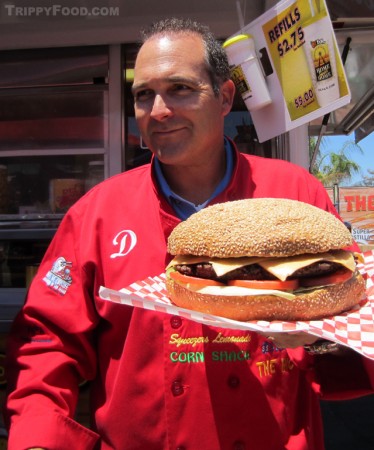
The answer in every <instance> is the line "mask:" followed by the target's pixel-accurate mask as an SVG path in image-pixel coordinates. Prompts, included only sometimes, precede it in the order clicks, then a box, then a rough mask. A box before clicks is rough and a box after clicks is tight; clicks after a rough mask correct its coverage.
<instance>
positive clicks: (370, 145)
mask: <svg viewBox="0 0 374 450" xmlns="http://www.w3.org/2000/svg"><path fill="white" fill-rule="evenodd" d="M349 141H350V142H354V134H350V135H349V136H345V135H344V136H326V137H324V138H323V142H322V143H321V146H320V149H321V153H322V154H325V153H329V152H335V153H337V152H338V151H339V150H340V149H341V148H342V147H343V145H344V144H345V143H346V142H349ZM358 145H359V146H360V147H361V149H362V151H363V153H362V154H361V153H360V152H359V151H358V150H352V151H350V152H349V153H347V155H348V156H349V158H350V159H351V160H353V161H355V162H356V163H357V164H359V165H360V166H361V169H362V170H361V172H362V173H361V175H354V176H353V177H352V179H351V180H350V182H349V183H347V185H349V186H353V185H354V184H356V183H359V182H360V181H361V180H362V178H363V176H365V175H368V172H367V170H368V169H371V170H374V132H372V133H371V134H369V136H366V138H364V139H362V140H361V141H360V142H359V143H358Z"/></svg>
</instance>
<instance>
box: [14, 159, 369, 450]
mask: <svg viewBox="0 0 374 450" xmlns="http://www.w3.org/2000/svg"><path fill="white" fill-rule="evenodd" d="M248 197H287V198H291V199H297V200H302V201H305V202H308V203H311V204H314V205H316V206H318V207H321V208H323V209H325V210H328V211H331V212H334V209H333V206H332V204H331V202H330V200H329V198H328V196H327V194H326V192H325V190H324V188H323V187H322V185H321V184H320V183H319V182H317V181H316V180H315V179H314V178H313V177H311V176H310V175H309V174H308V172H307V171H305V170H304V169H302V168H300V167H298V166H294V165H292V164H290V163H287V162H285V161H279V160H277V161H276V160H271V159H263V158H258V157H253V156H247V155H243V154H237V162H236V166H235V170H234V175H233V177H232V181H231V183H230V185H229V186H228V187H227V189H226V190H225V191H224V192H223V193H222V194H220V195H219V197H218V198H216V199H215V201H214V202H215V203H217V202H224V201H228V200H236V199H241V198H248ZM178 222H179V219H178V218H177V217H175V215H174V213H173V211H172V210H171V208H170V206H169V205H168V204H167V202H166V201H165V199H164V198H162V197H160V195H159V192H158V190H157V187H156V184H155V180H154V179H153V177H152V175H151V166H150V165H147V166H142V167H139V168H137V169H135V170H133V171H129V172H126V173H123V174H121V175H118V176H115V177H113V178H111V179H109V180H106V181H104V182H103V183H102V184H100V185H99V186H97V187H95V188H94V189H93V190H91V191H90V192H89V193H88V194H86V195H85V196H84V197H83V198H82V199H81V200H80V201H78V202H77V203H76V204H75V205H74V206H73V207H72V208H71V209H70V211H69V212H68V213H67V214H66V216H65V218H64V220H63V222H62V224H61V226H60V227H59V230H58V232H57V234H56V236H55V238H54V239H53V241H52V243H51V245H50V248H49V249H48V251H47V253H46V255H45V257H44V259H43V261H42V264H41V267H40V270H39V272H38V275H37V276H36V278H35V280H34V282H33V284H32V286H31V288H30V290H29V293H28V297H27V301H26V304H25V306H24V308H23V310H22V311H21V313H20V315H19V316H18V318H17V319H16V321H15V324H14V327H13V331H12V340H11V343H10V346H9V349H8V354H9V359H10V361H9V366H8V373H7V378H8V379H9V380H10V381H9V382H10V384H11V393H10V395H9V399H8V405H7V408H8V411H7V414H8V417H9V418H8V420H9V422H10V436H9V450H20V449H25V448H28V447H44V448H48V449H49V450H53V449H69V450H70V449H72V448H74V449H75V450H79V449H82V450H83V449H84V450H86V449H92V448H97V449H103V450H104V449H114V450H127V449H129V450H130V449H131V450H136V449H139V450H145V449H147V450H163V449H170V450H219V449H224V450H229V449H230V450H231V449H256V450H278V449H279V450H281V449H282V450H283V449H287V450H302V449H303V450H304V449H313V450H320V449H323V438H322V426H321V417H320V412H319V398H320V396H321V395H322V396H323V395H324V396H325V397H326V398H332V397H337V398H346V397H352V396H355V395H360V394H363V393H369V392H372V385H371V383H370V381H369V377H368V375H370V374H371V376H372V378H373V372H374V368H373V364H371V363H370V362H369V361H368V360H364V359H363V358H361V357H360V356H359V355H358V354H357V353H353V352H352V355H351V358H352V361H351V363H350V364H349V365H346V366H343V360H344V358H342V359H341V361H342V366H341V367H340V366H339V365H338V364H337V363H336V362H335V363H332V359H333V357H330V356H323V357H319V358H318V359H317V358H316V361H314V359H313V358H312V357H311V356H309V355H306V354H305V352H304V350H303V349H302V348H300V349H297V350H285V349H284V350H279V349H277V348H275V347H274V346H273V345H272V343H271V342H267V341H266V339H265V338H263V337H261V336H259V335H257V334H256V333H253V332H242V331H232V330H231V331H230V330H222V329H217V328H210V327H208V326H204V325H200V324H197V323H194V322H189V321H188V320H186V319H181V318H179V317H174V316H170V315H167V314H162V313H156V312H151V311H145V310H142V309H139V308H135V309H133V308H131V307H128V306H124V305H118V304H111V303H108V302H106V301H103V300H101V299H100V298H99V296H98V290H99V287H100V286H101V285H103V286H106V287H109V288H113V289H120V288H122V287H125V286H127V285H129V284H130V283H132V282H134V281H136V280H141V279H144V278H146V277H147V276H154V275H158V274H160V273H162V272H163V271H164V268H165V266H166V264H167V263H168V261H169V259H170V257H169V255H167V253H166V240H167V237H168V235H169V234H170V232H171V230H172V229H173V228H174V227H175V226H176V225H177V223H178ZM322 358H323V359H322ZM334 359H335V361H336V359H337V357H334ZM317 361H320V362H318V364H317ZM314 362H316V364H314ZM365 365H366V366H367V371H365V367H364V366H365ZM343 367H344V368H343ZM370 370H371V372H370ZM82 378H83V379H88V380H92V383H91V386H92V406H93V411H94V417H93V426H92V430H88V429H86V428H84V427H83V426H82V425H80V424H78V423H77V422H75V421H74V420H73V417H74V409H75V405H76V401H77V382H78V381H79V380H81V379H82ZM95 445H96V446H95Z"/></svg>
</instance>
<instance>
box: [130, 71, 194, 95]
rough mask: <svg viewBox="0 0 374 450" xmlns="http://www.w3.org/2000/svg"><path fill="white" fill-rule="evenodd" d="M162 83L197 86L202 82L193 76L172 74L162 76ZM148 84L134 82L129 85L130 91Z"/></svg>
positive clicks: (145, 86)
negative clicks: (165, 76)
mask: <svg viewBox="0 0 374 450" xmlns="http://www.w3.org/2000/svg"><path fill="white" fill-rule="evenodd" d="M162 81H163V82H164V83H180V84H190V85H193V86H199V85H200V84H202V82H201V81H200V79H198V78H193V77H183V76H179V75H173V76H170V77H167V78H164V79H163V80H162ZM148 86H149V85H148V83H147V82H143V83H134V84H133V85H132V87H131V92H132V93H134V92H135V91H137V90H139V89H144V88H147V87H148Z"/></svg>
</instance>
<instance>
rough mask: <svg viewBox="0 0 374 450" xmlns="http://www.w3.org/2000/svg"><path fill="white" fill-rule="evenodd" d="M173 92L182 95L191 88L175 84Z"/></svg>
mask: <svg viewBox="0 0 374 450" xmlns="http://www.w3.org/2000/svg"><path fill="white" fill-rule="evenodd" d="M173 91H174V92H181V93H184V92H189V91H191V88H190V86H187V85H185V84H176V85H175V86H173Z"/></svg>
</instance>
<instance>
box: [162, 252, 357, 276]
mask: <svg viewBox="0 0 374 450" xmlns="http://www.w3.org/2000/svg"><path fill="white" fill-rule="evenodd" d="M318 261H329V262H335V263H338V264H340V265H342V266H344V267H346V268H347V269H348V270H350V271H352V272H354V271H355V269H356V264H355V260H354V256H353V253H352V252H348V251H345V250H336V251H332V252H326V253H318V254H315V255H314V254H306V255H297V256H292V257H281V258H262V257H241V258H209V257H208V256H190V255H178V256H176V257H175V258H174V259H173V260H172V261H171V262H170V263H169V265H168V266H167V268H166V270H167V269H169V268H170V267H173V266H176V265H178V264H197V263H201V262H208V263H210V264H212V266H213V268H214V271H215V272H216V274H217V276H218V277H221V276H223V275H225V274H226V273H228V272H231V271H232V270H235V269H239V268H240V267H244V266H249V265H251V264H259V265H260V266H261V267H263V268H264V269H265V270H267V271H268V272H270V273H271V274H273V275H274V276H275V277H277V278H278V279H279V280H281V281H284V280H285V279H286V278H287V277H289V276H290V275H292V274H293V273H294V272H296V270H299V269H302V268H303V267H307V266H310V265H311V264H314V263H316V262H318Z"/></svg>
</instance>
